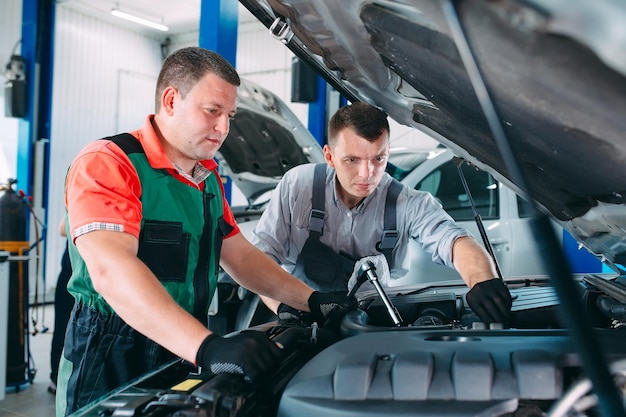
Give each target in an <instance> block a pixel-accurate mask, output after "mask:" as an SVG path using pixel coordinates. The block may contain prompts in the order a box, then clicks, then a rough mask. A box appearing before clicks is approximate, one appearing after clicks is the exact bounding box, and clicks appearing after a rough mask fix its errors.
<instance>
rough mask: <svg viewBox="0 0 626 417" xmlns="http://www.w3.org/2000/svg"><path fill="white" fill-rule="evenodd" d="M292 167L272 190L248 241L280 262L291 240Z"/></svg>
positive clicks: (282, 261) (282, 262)
mask: <svg viewBox="0 0 626 417" xmlns="http://www.w3.org/2000/svg"><path fill="white" fill-rule="evenodd" d="M293 172H294V171H293V169H292V170H290V171H288V172H287V173H286V174H285V175H283V177H282V178H281V180H280V181H279V183H278V185H277V186H276V188H274V190H273V191H272V197H271V199H270V201H269V203H268V205H267V207H266V208H265V210H264V211H263V214H262V215H261V218H260V219H259V221H258V223H257V225H256V226H255V227H254V230H253V232H252V236H251V239H250V241H251V242H252V244H253V245H255V246H256V247H258V248H259V249H261V250H262V251H263V252H265V253H266V254H267V255H269V256H270V257H271V258H272V259H274V260H275V261H276V262H278V263H280V264H284V263H285V262H286V258H287V253H288V251H289V247H290V242H291V240H292V239H291V236H290V233H291V232H290V231H291V213H292V206H291V204H290V201H291V200H293V195H292V190H293V184H292V183H293V181H294V180H295V178H293V177H294V175H293Z"/></svg>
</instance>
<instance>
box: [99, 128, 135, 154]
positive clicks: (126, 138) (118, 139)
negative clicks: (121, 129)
mask: <svg viewBox="0 0 626 417" xmlns="http://www.w3.org/2000/svg"><path fill="white" fill-rule="evenodd" d="M101 140H110V141H111V142H113V143H115V144H116V145H117V146H119V147H120V149H121V150H123V151H124V153H126V155H130V154H132V153H145V151H144V149H143V146H141V142H139V141H138V140H137V138H136V137H134V136H133V135H131V134H130V133H120V134H119V135H115V136H109V137H106V138H102V139H101Z"/></svg>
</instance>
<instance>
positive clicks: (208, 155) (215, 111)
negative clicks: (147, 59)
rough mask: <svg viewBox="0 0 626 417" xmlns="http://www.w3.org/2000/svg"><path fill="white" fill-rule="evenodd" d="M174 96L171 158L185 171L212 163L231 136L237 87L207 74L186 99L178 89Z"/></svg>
mask: <svg viewBox="0 0 626 417" xmlns="http://www.w3.org/2000/svg"><path fill="white" fill-rule="evenodd" d="M171 94H172V106H171V108H170V109H169V111H170V112H171V114H170V116H171V119H170V122H171V123H170V124H169V126H170V129H169V132H168V133H169V136H168V138H167V142H168V144H167V145H169V146H168V148H169V150H168V156H170V159H172V161H173V162H175V163H177V164H179V165H180V166H181V167H183V166H189V165H190V164H194V163H195V162H196V161H200V160H208V159H212V158H213V157H214V156H215V154H216V153H217V151H218V150H219V148H220V146H222V143H224V140H225V139H226V136H227V135H228V130H229V128H230V119H231V118H232V117H233V116H234V114H235V110H236V109H237V87H236V86H234V85H232V84H230V83H228V82H226V81H224V80H223V79H221V78H220V77H218V76H217V75H215V74H207V75H205V76H204V77H203V78H202V79H201V80H200V81H199V82H198V83H197V84H196V85H195V86H194V87H193V88H192V89H191V90H190V91H189V93H187V95H186V96H185V97H184V98H183V97H182V96H181V95H180V93H179V92H178V91H177V90H175V89H173V92H172V93H171ZM191 166H193V165H191Z"/></svg>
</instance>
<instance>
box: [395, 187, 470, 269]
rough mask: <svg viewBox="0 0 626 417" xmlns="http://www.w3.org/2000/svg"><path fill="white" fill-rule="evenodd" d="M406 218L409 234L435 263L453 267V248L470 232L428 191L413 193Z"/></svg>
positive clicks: (412, 191) (409, 197)
mask: <svg viewBox="0 0 626 417" xmlns="http://www.w3.org/2000/svg"><path fill="white" fill-rule="evenodd" d="M406 219H407V222H408V226H409V234H410V237H411V238H412V239H415V240H417V241H418V242H419V243H420V245H421V246H422V248H423V249H424V250H425V251H427V252H428V253H430V254H431V255H432V260H433V262H436V263H439V264H444V265H447V266H453V264H452V246H453V245H454V242H455V241H456V240H457V239H458V238H460V237H463V236H471V234H470V232H469V231H468V230H466V229H465V228H463V227H460V226H458V225H457V224H456V222H455V221H454V219H452V217H451V216H450V215H449V214H448V213H447V212H446V211H445V210H444V209H443V207H442V206H441V204H440V203H439V202H438V201H437V200H436V199H435V197H433V196H432V194H430V193H427V192H424V191H416V190H410V192H409V196H408V201H407V209H406Z"/></svg>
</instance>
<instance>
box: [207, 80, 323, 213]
mask: <svg viewBox="0 0 626 417" xmlns="http://www.w3.org/2000/svg"><path fill="white" fill-rule="evenodd" d="M217 159H218V160H219V162H220V169H221V170H222V171H221V172H222V173H224V174H225V175H227V176H228V177H230V178H231V179H232V181H233V182H234V183H235V184H236V185H237V187H238V188H239V189H240V190H241V192H242V193H243V194H244V196H245V197H246V198H247V199H248V203H249V204H250V205H253V204H254V202H255V200H256V199H257V198H258V197H260V196H261V195H263V194H264V193H266V192H267V191H270V190H273V189H274V187H276V185H277V184H278V181H280V179H281V177H282V176H283V174H284V173H285V172H287V171H288V170H289V169H290V168H293V167H294V166H296V165H300V164H303V163H307V162H316V163H319V162H324V154H323V152H322V148H321V147H320V145H319V144H318V143H317V141H316V140H315V138H314V137H313V135H311V133H310V132H309V131H308V130H307V128H306V127H305V126H304V125H303V124H302V123H301V122H300V120H299V119H298V118H297V116H296V115H295V114H293V112H292V111H291V110H290V109H289V107H287V105H286V104H285V103H284V102H283V101H282V100H281V99H280V98H279V97H278V96H276V95H275V94H274V93H272V92H271V91H269V90H267V89H265V88H263V87H261V86H259V85H257V84H255V83H253V82H251V81H249V80H245V79H243V80H241V86H240V87H239V100H238V103H237V114H236V115H235V117H233V119H232V120H231V122H230V132H229V134H228V137H227V138H226V141H225V142H224V144H223V145H222V147H221V148H220V150H219V152H218V154H217Z"/></svg>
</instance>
